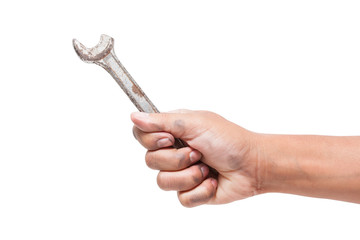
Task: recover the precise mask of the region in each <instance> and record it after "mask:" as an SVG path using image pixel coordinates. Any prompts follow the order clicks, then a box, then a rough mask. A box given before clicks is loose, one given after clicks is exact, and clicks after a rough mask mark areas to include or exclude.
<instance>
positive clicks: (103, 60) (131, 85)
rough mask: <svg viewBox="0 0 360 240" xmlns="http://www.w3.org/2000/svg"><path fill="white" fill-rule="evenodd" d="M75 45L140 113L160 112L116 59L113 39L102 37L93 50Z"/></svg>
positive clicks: (84, 59)
mask: <svg viewBox="0 0 360 240" xmlns="http://www.w3.org/2000/svg"><path fill="white" fill-rule="evenodd" d="M73 45H74V49H75V51H76V53H77V55H79V57H80V59H81V60H83V61H84V62H87V63H95V64H97V65H99V66H101V67H103V68H104V69H105V70H106V71H108V72H109V73H110V75H111V76H112V77H113V78H114V79H115V81H116V82H117V83H118V84H119V86H120V87H121V88H122V89H123V90H124V92H125V93H126V95H128V97H129V98H130V100H131V101H132V102H133V103H134V104H135V106H136V107H137V109H138V110H139V111H140V112H147V113H158V112H159V110H158V109H157V108H156V107H155V106H154V104H153V103H152V102H151V101H150V99H149V98H148V97H147V96H146V95H145V93H144V92H143V91H142V90H141V88H140V87H139V85H138V84H137V83H136V82H135V80H134V79H133V78H132V77H131V75H130V74H129V72H128V71H127V70H126V69H125V68H124V66H123V65H122V64H121V63H120V61H119V60H118V58H117V57H116V55H115V52H114V39H113V38H112V37H109V36H107V35H104V34H103V35H101V38H100V42H99V43H98V44H97V45H96V46H95V47H93V48H86V47H85V46H84V45H83V44H81V43H80V42H79V41H77V40H76V39H73ZM185 146H187V145H186V144H185V143H184V142H183V141H181V140H180V139H175V143H174V147H175V148H182V147H185Z"/></svg>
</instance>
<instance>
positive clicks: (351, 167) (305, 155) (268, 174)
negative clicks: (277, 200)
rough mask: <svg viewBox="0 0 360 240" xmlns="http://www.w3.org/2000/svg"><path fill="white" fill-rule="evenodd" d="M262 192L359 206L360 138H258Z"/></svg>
mask: <svg viewBox="0 0 360 240" xmlns="http://www.w3.org/2000/svg"><path fill="white" fill-rule="evenodd" d="M259 141H260V142H261V143H260V145H259V146H261V147H260V149H259V150H258V157H259V159H260V162H261V164H260V167H261V171H260V172H259V179H258V181H259V186H260V187H261V190H262V191H263V192H283V193H291V194H299V195H305V196H312V197H321V198H330V199H337V200H343V201H349V202H357V203H360V137H330V136H291V135H261V137H260V138H259Z"/></svg>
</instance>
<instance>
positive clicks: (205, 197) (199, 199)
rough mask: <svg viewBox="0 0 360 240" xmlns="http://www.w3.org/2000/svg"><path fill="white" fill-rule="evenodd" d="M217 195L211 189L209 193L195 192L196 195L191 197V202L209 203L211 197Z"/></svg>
mask: <svg viewBox="0 0 360 240" xmlns="http://www.w3.org/2000/svg"><path fill="white" fill-rule="evenodd" d="M214 195H215V192H214V191H211V192H210V193H207V194H205V195H204V194H194V196H192V197H190V198H189V202H190V204H199V203H207V202H208V201H209V200H210V199H211V198H213V197H214Z"/></svg>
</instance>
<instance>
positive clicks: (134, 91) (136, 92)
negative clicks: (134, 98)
mask: <svg viewBox="0 0 360 240" xmlns="http://www.w3.org/2000/svg"><path fill="white" fill-rule="evenodd" d="M131 90H132V92H133V93H135V94H136V95H138V96H140V97H143V96H144V93H143V92H142V91H141V89H140V88H138V87H137V86H136V85H133V86H132V88H131Z"/></svg>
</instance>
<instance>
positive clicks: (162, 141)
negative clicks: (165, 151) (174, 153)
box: [157, 138, 172, 148]
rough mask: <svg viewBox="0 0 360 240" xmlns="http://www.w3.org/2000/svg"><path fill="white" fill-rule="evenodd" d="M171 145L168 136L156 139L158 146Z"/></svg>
mask: <svg viewBox="0 0 360 240" xmlns="http://www.w3.org/2000/svg"><path fill="white" fill-rule="evenodd" d="M171 145H172V142H171V141H170V139H169V138H162V139H160V140H158V141H157V146H158V147H159V148H163V147H169V146H171Z"/></svg>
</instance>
